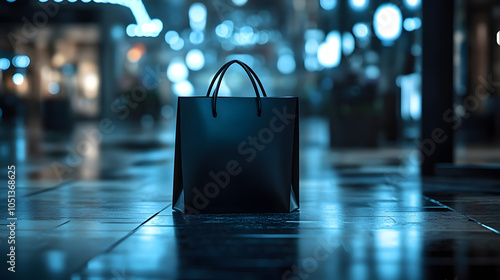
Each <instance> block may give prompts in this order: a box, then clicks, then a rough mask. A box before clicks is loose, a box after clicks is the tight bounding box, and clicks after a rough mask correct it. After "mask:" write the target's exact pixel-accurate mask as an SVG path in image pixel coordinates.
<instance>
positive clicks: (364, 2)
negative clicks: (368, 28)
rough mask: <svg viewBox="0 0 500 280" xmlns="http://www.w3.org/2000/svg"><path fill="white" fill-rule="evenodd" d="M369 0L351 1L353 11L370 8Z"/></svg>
mask: <svg viewBox="0 0 500 280" xmlns="http://www.w3.org/2000/svg"><path fill="white" fill-rule="evenodd" d="M368 2H369V0H349V5H350V6H351V8H352V9H353V10H356V11H361V10H364V9H365V8H366V7H368Z"/></svg>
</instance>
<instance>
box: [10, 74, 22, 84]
mask: <svg viewBox="0 0 500 280" xmlns="http://www.w3.org/2000/svg"><path fill="white" fill-rule="evenodd" d="M12 81H13V82H14V84H16V85H18V86H19V85H22V84H23V82H24V76H23V74H21V73H16V74H14V76H12Z"/></svg>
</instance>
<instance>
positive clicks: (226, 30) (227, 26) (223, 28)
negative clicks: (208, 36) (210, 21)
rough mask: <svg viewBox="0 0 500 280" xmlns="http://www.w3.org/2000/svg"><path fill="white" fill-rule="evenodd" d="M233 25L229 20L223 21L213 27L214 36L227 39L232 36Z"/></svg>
mask: <svg viewBox="0 0 500 280" xmlns="http://www.w3.org/2000/svg"><path fill="white" fill-rule="evenodd" d="M233 29H234V24H233V22H232V21H230V20H225V21H223V22H222V23H221V24H219V25H217V27H215V34H216V35H217V36H219V37H221V38H229V37H231V35H232V34H233Z"/></svg>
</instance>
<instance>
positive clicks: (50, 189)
mask: <svg viewBox="0 0 500 280" xmlns="http://www.w3.org/2000/svg"><path fill="white" fill-rule="evenodd" d="M73 182H75V180H74V179H69V180H66V181H64V182H61V183H60V184H57V185H55V186H52V187H49V188H45V189H43V190H39V191H34V192H31V193H28V194H26V195H24V197H30V196H34V195H37V194H41V193H44V192H48V191H52V190H57V189H59V188H62V187H64V186H65V185H68V184H70V183H73Z"/></svg>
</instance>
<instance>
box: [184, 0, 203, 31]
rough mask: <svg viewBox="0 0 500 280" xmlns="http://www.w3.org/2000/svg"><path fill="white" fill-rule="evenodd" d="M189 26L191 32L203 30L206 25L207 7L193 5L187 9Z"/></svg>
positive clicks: (199, 4) (200, 4) (197, 4)
mask: <svg viewBox="0 0 500 280" xmlns="http://www.w3.org/2000/svg"><path fill="white" fill-rule="evenodd" d="M188 14H189V25H190V26H191V28H192V29H193V30H200V31H201V30H203V29H205V25H206V23H207V7H205V5H203V4H202V3H194V4H193V5H191V7H189V13H188Z"/></svg>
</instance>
